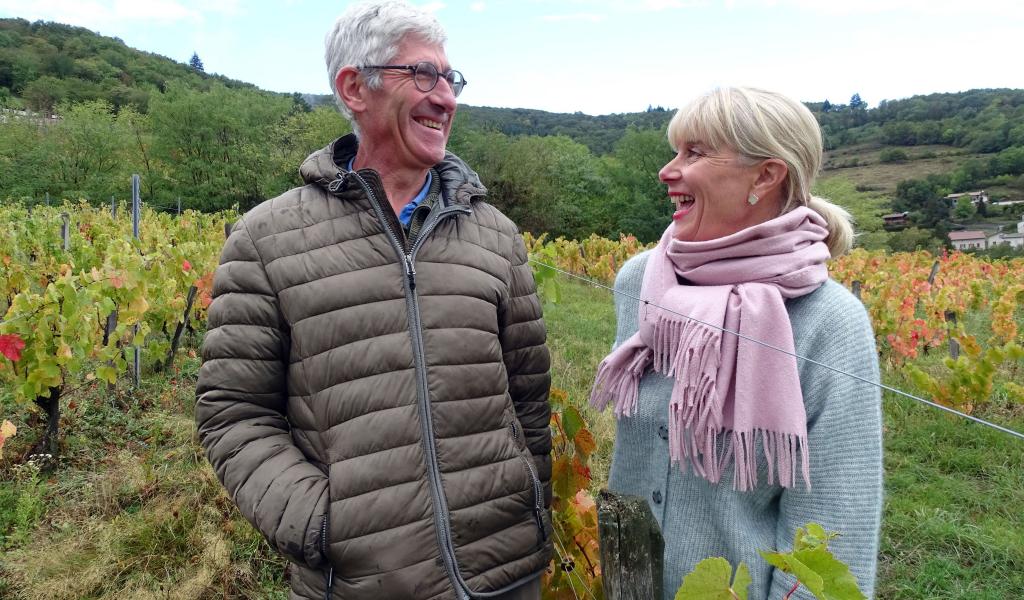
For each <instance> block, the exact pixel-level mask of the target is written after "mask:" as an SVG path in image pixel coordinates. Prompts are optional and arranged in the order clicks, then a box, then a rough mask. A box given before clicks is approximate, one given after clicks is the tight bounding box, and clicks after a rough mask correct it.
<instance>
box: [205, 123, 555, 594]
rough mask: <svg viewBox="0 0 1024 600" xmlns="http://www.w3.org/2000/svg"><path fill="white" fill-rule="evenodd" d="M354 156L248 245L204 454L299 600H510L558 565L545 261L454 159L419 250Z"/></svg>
mask: <svg viewBox="0 0 1024 600" xmlns="http://www.w3.org/2000/svg"><path fill="white" fill-rule="evenodd" d="M355 144H356V141H355V138H354V137H352V136H347V137H345V138H342V139H340V140H338V141H336V142H334V143H333V144H331V145H330V146H328V147H327V148H325V149H324V150H321V151H319V152H317V153H315V154H313V155H311V156H310V157H309V158H308V159H306V161H305V162H304V163H303V165H302V168H301V172H302V175H303V178H304V180H305V181H306V183H307V185H305V186H303V187H300V188H296V189H293V190H290V191H289V192H287V193H285V194H283V195H281V196H279V197H277V198H274V199H272V200H269V201H267V202H264V203H263V204H261V205H259V206H257V207H256V208H254V209H253V210H251V211H250V212H249V213H247V214H246V215H245V216H244V217H242V219H241V220H240V221H239V222H238V223H237V224H236V225H235V226H234V230H233V232H232V233H231V235H230V237H229V238H228V240H227V242H226V244H225V246H224V251H223V254H222V256H221V264H220V266H219V267H218V269H217V273H216V276H215V278H214V290H213V295H214V300H213V304H211V305H210V310H209V331H208V333H207V334H206V338H205V340H204V343H203V361H204V362H203V366H202V369H201V371H200V374H199V385H198V388H197V391H196V394H197V405H196V418H197V421H198V426H199V436H200V439H201V441H202V444H203V446H204V447H205V448H206V451H207V456H208V458H209V460H210V463H211V464H212V465H213V468H214V470H215V471H216V473H217V476H218V477H219V478H220V480H221V481H222V482H223V484H224V486H225V487H226V488H227V490H228V492H229V494H230V495H231V498H232V499H233V500H234V501H235V503H236V504H237V505H238V507H239V509H240V510H241V512H242V514H244V515H245V516H246V518H248V519H249V520H250V521H251V522H252V523H253V524H254V525H255V526H256V527H257V528H258V529H259V530H260V531H261V532H262V533H263V535H264V536H266V538H267V540H268V541H269V542H270V545H271V546H272V547H274V548H276V549H277V550H278V551H279V552H281V553H282V554H283V555H285V556H286V557H287V558H288V559H289V560H291V561H293V562H294V563H296V564H297V565H298V568H294V569H292V577H291V585H292V596H291V597H292V598H316V599H321V598H325V597H330V598H333V599H335V600H360V599H373V600H380V599H396V600H404V599H409V600H419V599H423V600H427V599H430V600H434V599H441V598H467V597H469V598H488V597H492V596H494V595H495V594H496V593H501V592H504V591H507V590H510V589H513V588H515V587H516V586H517V585H520V584H522V583H524V582H526V581H530V580H532V579H534V578H535V577H537V576H539V575H540V573H542V572H543V570H544V569H545V567H546V566H547V564H548V562H549V559H550V553H551V543H550V541H549V540H548V535H549V533H550V527H551V525H550V516H549V514H548V511H547V506H548V505H549V501H550V491H549V490H550V487H549V480H550V474H551V462H550V455H549V453H550V450H551V438H550V431H549V429H548V423H549V419H550V409H549V406H548V403H547V394H548V388H549V384H550V377H549V373H548V370H549V357H548V351H547V348H546V346H545V345H544V339H545V330H544V323H543V320H542V319H541V309H540V304H539V302H538V300H537V296H536V293H535V287H534V281H533V276H532V273H531V270H530V266H529V264H528V263H527V262H526V248H525V246H524V244H523V240H522V238H521V237H520V236H519V234H518V232H517V230H516V227H515V225H513V223H512V222H511V221H509V220H508V219H507V218H506V217H505V216H504V215H502V214H501V213H500V212H499V211H498V210H497V209H495V208H494V207H492V206H490V205H488V204H487V203H486V202H484V201H483V195H484V194H485V190H484V189H483V186H482V185H481V184H480V180H479V178H478V177H477V176H476V174H475V173H473V172H472V171H471V170H470V169H469V168H468V167H467V166H466V165H465V164H464V163H463V162H462V161H461V160H459V159H458V158H457V157H455V156H454V155H451V154H448V155H447V156H446V157H445V160H444V161H443V162H442V163H440V164H438V165H437V166H436V167H435V173H438V174H440V179H441V190H442V198H441V199H440V200H439V202H438V203H437V205H436V206H435V207H434V208H433V209H432V210H431V212H430V215H429V216H428V217H427V219H426V221H425V222H424V224H423V226H422V228H421V230H420V232H419V234H418V236H417V238H416V240H415V243H413V244H409V242H408V241H407V240H406V236H405V235H404V233H403V232H402V229H401V226H400V225H399V223H398V220H397V219H396V217H395V215H394V212H393V211H392V210H391V209H390V207H389V205H388V203H387V199H386V198H385V196H384V191H383V188H382V187H381V184H380V179H379V178H378V176H377V174H376V173H375V172H374V171H372V170H368V169H366V170H362V171H359V172H357V173H355V172H349V171H347V170H346V169H344V168H339V166H338V165H345V164H347V162H348V158H349V157H351V156H352V155H354V154H355V149H356V146H355ZM328 582H331V583H328ZM327 587H330V594H329V595H328V594H327V589H326V588H327Z"/></svg>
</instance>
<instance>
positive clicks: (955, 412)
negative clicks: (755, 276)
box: [530, 258, 1024, 440]
mask: <svg viewBox="0 0 1024 600" xmlns="http://www.w3.org/2000/svg"><path fill="white" fill-rule="evenodd" d="M530 262H531V263H533V264H535V265H537V266H540V267H544V268H546V269H551V270H552V271H555V272H556V273H561V274H562V275H566V276H569V277H572V278H574V279H578V280H580V281H583V282H585V283H589V284H590V285H593V286H595V287H599V288H602V289H605V290H608V291H609V292H611V293H612V294H617V295H620V296H625V297H626V298H630V299H632V300H636V301H637V302H643V303H644V304H647V305H649V306H653V307H655V308H660V309H661V310H664V311H665V312H668V313H672V314H674V315H676V316H679V317H682V318H684V319H688V320H690V321H693V322H695V323H700V324H701V325H706V326H707V327H711V328H712V329H717V330H719V331H721V332H722V333H728V334H730V335H734V336H736V337H738V338H740V339H744V340H747V341H748V342H753V343H755V344H758V345H760V346H764V347H765V348H768V349H770V350H774V351H776V352H781V353H782V354H785V355H788V356H792V357H793V358H796V359H798V360H803V361H806V362H809V363H811V364H812V365H815V366H818V367H822V368H824V369H828V370H829V371H832V372H833V373H838V374H840V375H845V376H847V377H850V378H852V379H856V380H857V381H861V382H863V383H867V384H869V385H873V386H875V387H878V388H880V389H883V390H886V391H889V392H892V393H894V394H897V395H900V396H905V397H907V398H910V399H911V400H916V401H918V402H920V403H922V404H926V405H928V406H931V407H933V408H937V409H939V410H943V411H946V412H948V413H950V414H953V415H956V416H959V417H963V418H965V419H967V420H969V421H973V422H975V423H978V424H980V425H984V426H986V427H991V428H992V429H996V430H998V431H1001V432H1003V433H1006V434H1009V435H1012V436H1014V437H1017V438H1019V439H1022V440H1024V433H1020V432H1019V431H1014V430H1012V429H1008V428H1006V427H1003V426H1001V425H996V424H995V423H990V422H989V421H986V420H984V419H979V418H978V417H975V416H972V415H969V414H966V413H962V412H960V411H958V410H956V409H953V408H949V407H948V406H943V405H941V404H938V403H937V402H933V401H931V400H927V399H925V398H921V397H920V396H915V395H914V394H911V393H909V392H904V391H903V390H900V389H897V388H894V387H891V386H888V385H885V384H884V383H876V382H874V381H871V380H869V379H865V378H863V377H861V376H860V375H855V374H853V373H847V372H846V371H843V370H842V369H839V368H836V367H833V366H831V365H826V364H825V363H822V362H819V361H816V360H814V359H813V358H807V357H806V356H800V355H799V354H796V353H794V352H790V351H788V350H784V349H782V348H779V347H777V346H773V345H771V344H768V343H766V342H762V341H761V340H756V339H754V338H751V337H749V336H746V335H743V334H742V333H740V332H738V331H731V330H729V329H726V328H724V327H720V326H718V325H712V324H711V323H706V322H704V321H701V320H700V319H698V318H696V317H692V316H690V315H684V314H682V313H680V312H676V311H674V310H672V309H669V308H665V307H664V306H659V305H658V304H655V303H654V302H651V301H650V300H644V299H643V298H640V297H638V296H634V295H632V294H629V293H626V292H622V291H619V290H616V289H615V288H613V287H610V286H607V285H604V284H603V283H601V282H598V281H594V280H593V279H588V278H586V277H581V276H579V275H576V274H575V273H570V272H568V271H565V270H562V269H559V268H558V267H554V266H551V265H548V264H545V263H542V262H540V261H539V260H536V259H533V258H531V259H530Z"/></svg>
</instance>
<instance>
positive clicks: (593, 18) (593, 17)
mask: <svg viewBox="0 0 1024 600" xmlns="http://www.w3.org/2000/svg"><path fill="white" fill-rule="evenodd" d="M606 18H607V16H606V15H598V14H594V13H572V14H568V15H544V16H542V17H541V20H542V21H549V22H566V21H588V22H590V23H599V22H601V21H604V20H605V19H606Z"/></svg>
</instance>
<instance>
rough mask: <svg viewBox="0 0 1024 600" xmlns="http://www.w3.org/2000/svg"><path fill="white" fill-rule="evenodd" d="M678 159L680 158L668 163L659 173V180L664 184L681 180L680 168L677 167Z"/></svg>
mask: <svg viewBox="0 0 1024 600" xmlns="http://www.w3.org/2000/svg"><path fill="white" fill-rule="evenodd" d="M678 159H679V157H678V156H677V157H676V158H673V159H672V160H670V161H668V163H666V164H665V166H664V167H662V168H661V170H660V171H658V179H660V180H661V181H662V183H668V182H669V181H675V180H677V179H679V168H678V165H677V161H678Z"/></svg>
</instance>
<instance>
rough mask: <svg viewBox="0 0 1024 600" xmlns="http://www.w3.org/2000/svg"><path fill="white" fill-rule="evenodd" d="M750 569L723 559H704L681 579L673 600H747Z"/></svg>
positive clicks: (744, 565) (742, 564) (743, 564)
mask: <svg viewBox="0 0 1024 600" xmlns="http://www.w3.org/2000/svg"><path fill="white" fill-rule="evenodd" d="M751 581H752V580H751V578H750V569H748V568H747V565H746V564H745V563H742V562H741V563H740V564H739V566H738V567H736V574H735V575H733V571H732V565H730V564H729V561H727V560H725V559H724V558H719V557H716V558H706V559H704V560H702V561H700V562H699V563H697V566H696V567H694V569H693V571H691V572H690V573H689V574H687V575H686V577H684V578H683V584H682V585H681V586H680V587H679V591H677V592H676V599H675V600H747V588H748V587H750V583H751Z"/></svg>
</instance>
